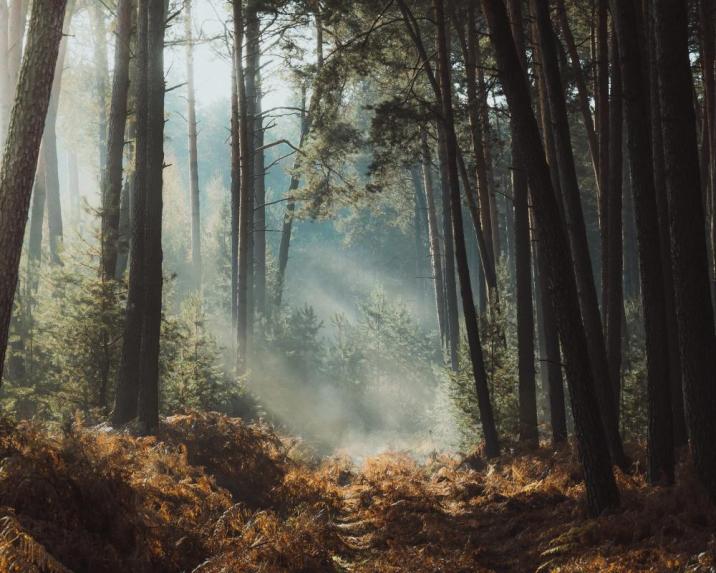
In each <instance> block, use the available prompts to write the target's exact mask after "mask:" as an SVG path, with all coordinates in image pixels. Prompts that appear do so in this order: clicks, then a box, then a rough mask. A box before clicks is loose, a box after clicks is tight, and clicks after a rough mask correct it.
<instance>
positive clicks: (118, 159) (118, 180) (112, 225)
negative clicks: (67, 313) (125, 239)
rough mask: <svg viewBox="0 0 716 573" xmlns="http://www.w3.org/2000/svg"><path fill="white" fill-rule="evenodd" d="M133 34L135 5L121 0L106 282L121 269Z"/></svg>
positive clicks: (105, 223) (105, 202)
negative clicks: (120, 237) (123, 192)
mask: <svg viewBox="0 0 716 573" xmlns="http://www.w3.org/2000/svg"><path fill="white" fill-rule="evenodd" d="M131 34H132V1H131V0H120V1H119V3H118V4H117V39H116V44H115V51H114V78H113V85H112V102H111V105H110V112H109V132H108V135H107V153H106V161H105V169H104V172H103V173H102V213H101V214H102V226H101V229H102V230H101V233H102V235H101V237H102V238H101V245H102V256H101V267H102V268H101V276H102V279H103V280H105V281H109V280H112V279H113V278H114V276H115V272H116V269H117V246H118V240H119V219H120V202H121V195H122V160H123V157H124V132H125V129H126V126H127V98H128V93H129V57H130V50H129V44H130V39H131Z"/></svg>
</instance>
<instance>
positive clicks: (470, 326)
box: [434, 0, 500, 458]
mask: <svg viewBox="0 0 716 573" xmlns="http://www.w3.org/2000/svg"><path fill="white" fill-rule="evenodd" d="M434 8H435V16H436V25H437V30H438V46H437V47H438V59H439V69H440V74H439V77H440V80H439V81H440V92H441V95H442V102H441V103H442V115H443V120H444V123H445V125H444V137H445V156H446V159H447V165H446V171H447V177H448V185H449V209H450V212H451V215H452V228H451V231H452V233H451V234H446V236H445V242H446V244H448V243H450V242H451V240H452V242H454V246H455V257H456V262H457V273H458V278H459V281H460V295H461V297H462V306H463V313H464V315H465V329H466V331H467V342H468V346H469V350H470V359H471V362H472V369H473V376H474V378H475V390H476V392H477V401H478V407H479V410H480V421H481V423H482V433H483V435H484V438H485V455H486V456H487V457H488V458H492V457H496V456H498V455H499V454H500V444H499V440H498V437H497V428H496V426H495V420H494V415H493V412H492V404H491V402H490V393H489V388H488V384H487V374H486V372H485V364H484V360H483V356H482V347H481V345H480V331H479V328H478V323H477V312H476V310H475V303H474V301H473V298H472V286H471V284H470V271H469V268H468V260H467V249H466V247H465V235H464V231H463V223H462V207H461V198H460V181H459V178H458V166H457V138H456V136H455V125H454V123H453V107H452V86H451V79H450V57H449V48H448V46H449V40H448V32H447V27H446V22H445V12H444V7H443V0H434ZM447 208H448V205H445V209H447Z"/></svg>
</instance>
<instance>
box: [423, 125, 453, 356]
mask: <svg viewBox="0 0 716 573" xmlns="http://www.w3.org/2000/svg"><path fill="white" fill-rule="evenodd" d="M420 146H421V150H422V151H421V158H422V165H421V167H422V175H423V177H422V179H423V181H422V183H423V193H424V194H425V204H426V205H427V210H428V236H429V238H430V264H431V268H432V274H433V287H434V289H435V306H436V307H437V317H438V328H439V329H440V339H441V340H442V341H443V342H445V341H446V338H447V332H446V323H445V284H444V280H443V266H442V254H441V249H440V229H439V226H438V217H437V209H436V208H435V193H434V187H433V175H432V160H431V158H430V147H429V146H428V135H427V133H426V132H425V130H421V132H420Z"/></svg>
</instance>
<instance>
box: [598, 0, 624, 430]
mask: <svg viewBox="0 0 716 573" xmlns="http://www.w3.org/2000/svg"><path fill="white" fill-rule="evenodd" d="M607 1H608V0H598V4H597V77H596V84H597V91H596V94H595V97H596V108H597V135H598V137H599V142H598V151H599V162H598V165H599V168H598V177H597V201H598V213H599V243H600V246H601V255H602V256H601V279H602V280H601V286H602V293H601V294H602V300H601V302H602V307H601V308H602V323H603V324H606V312H607V284H608V282H609V277H608V275H607V270H608V267H609V265H608V256H609V253H608V249H609V244H608V240H609V237H608V228H609V210H608V203H609V190H608V189H607V184H608V182H609V142H610V140H609V26H608V22H609V13H608V12H609V11H608V8H607ZM605 332H606V330H605ZM610 381H611V383H612V386H613V387H614V388H615V387H616V386H617V381H616V380H610ZM615 405H616V404H615ZM616 411H617V412H618V411H619V408H618V406H617V407H616ZM618 419H619V417H618V414H617V420H618Z"/></svg>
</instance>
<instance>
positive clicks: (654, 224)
mask: <svg viewBox="0 0 716 573" xmlns="http://www.w3.org/2000/svg"><path fill="white" fill-rule="evenodd" d="M611 9H612V17H613V19H614V26H615V29H616V34H617V39H618V42H619V58H620V61H621V68H622V90H623V94H624V98H623V99H624V109H625V120H626V127H627V144H628V149H629V162H630V164H631V177H632V191H633V193H634V204H635V206H636V228H637V241H638V247H639V263H640V270H641V290H642V297H643V308H644V323H645V324H644V326H645V332H646V353H647V384H648V394H649V479H650V481H652V482H661V481H666V482H672V481H673V478H674V452H673V431H672V418H671V405H670V389H669V354H668V352H669V347H668V341H667V337H666V328H667V324H666V313H665V311H664V305H665V302H666V301H665V297H664V272H663V268H662V263H661V260H662V259H661V254H660V248H659V221H658V215H657V208H656V191H655V188H654V178H653V173H652V169H653V162H652V153H651V140H650V131H651V129H650V124H649V93H648V92H647V91H646V89H647V88H648V83H647V81H645V76H644V72H645V67H644V66H645V65H647V64H648V62H644V61H643V59H642V55H641V50H640V44H639V42H640V25H639V19H638V15H637V12H636V9H635V6H634V5H633V4H632V3H630V2H619V1H617V0H612V1H611Z"/></svg>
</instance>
